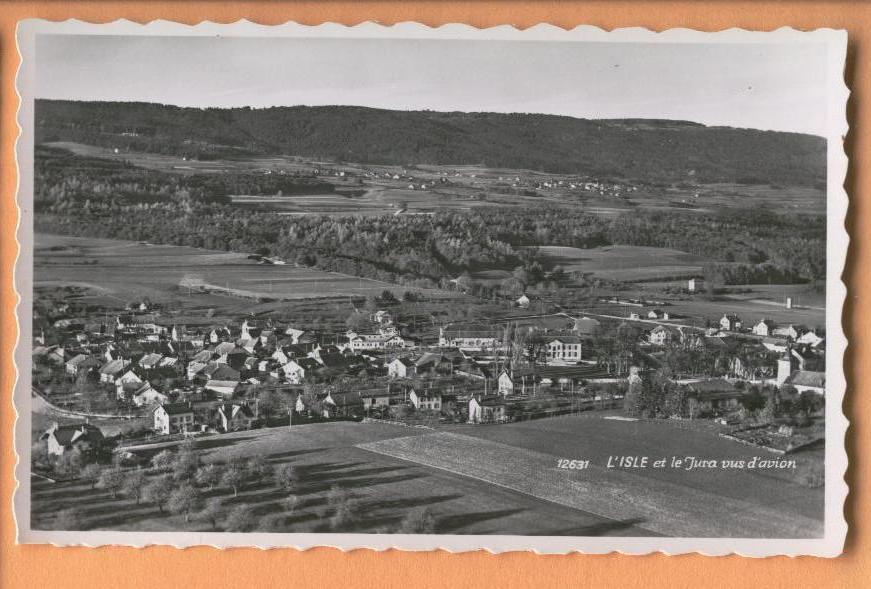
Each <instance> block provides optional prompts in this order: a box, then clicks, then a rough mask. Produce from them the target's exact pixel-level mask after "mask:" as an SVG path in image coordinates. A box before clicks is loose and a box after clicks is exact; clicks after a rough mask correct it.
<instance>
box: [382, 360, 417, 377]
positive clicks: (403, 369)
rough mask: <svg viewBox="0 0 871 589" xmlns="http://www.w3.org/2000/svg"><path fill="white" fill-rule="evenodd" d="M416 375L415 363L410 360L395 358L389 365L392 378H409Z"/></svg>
mask: <svg viewBox="0 0 871 589" xmlns="http://www.w3.org/2000/svg"><path fill="white" fill-rule="evenodd" d="M413 374H414V362H413V361H412V360H411V359H410V358H394V359H393V360H391V361H390V362H389V363H388V364H387V375H388V376H389V377H390V378H408V377H409V376H412V375H413Z"/></svg>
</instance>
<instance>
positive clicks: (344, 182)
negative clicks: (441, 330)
mask: <svg viewBox="0 0 871 589" xmlns="http://www.w3.org/2000/svg"><path fill="white" fill-rule="evenodd" d="M45 145H47V146H49V147H56V148H62V149H66V150H69V151H71V152H73V153H75V154H77V155H82V156H88V157H99V158H105V159H111V160H119V161H127V162H130V163H131V164H133V165H136V166H140V167H143V168H149V169H154V170H160V171H163V172H172V173H178V174H222V173H230V172H232V173H250V174H267V173H269V174H294V173H299V174H303V175H310V174H312V173H314V171H315V170H319V169H320V170H329V171H331V172H334V173H339V172H345V173H346V174H347V175H346V176H342V177H339V176H337V175H329V176H323V178H324V179H325V180H328V181H329V182H330V183H332V184H333V185H334V186H335V187H336V190H337V193H336V194H328V195H298V196H284V197H260V196H249V195H236V196H234V197H233V202H234V204H237V205H239V206H244V207H256V208H259V209H263V210H274V211H275V212H276V213H281V214H288V215H303V214H305V215H308V214H329V215H378V214H391V213H394V212H396V210H397V205H398V204H399V203H404V204H406V205H407V213H406V214H427V213H431V212H434V211H437V210H457V211H462V210H469V209H471V208H473V207H477V206H484V205H488V206H493V205H496V206H505V207H540V206H543V205H545V204H551V205H558V206H570V207H579V208H583V209H584V210H587V211H589V212H591V213H594V214H600V215H607V216H611V215H615V214H620V213H624V212H626V211H630V210H633V209H637V208H641V209H653V210H683V211H695V212H704V213H710V212H713V211H715V210H717V209H724V208H736V207H738V208H758V207H761V208H768V207H777V209H778V210H784V208H785V209H787V210H792V211H795V212H802V213H813V214H824V213H825V192H824V191H823V190H820V189H818V188H812V187H794V186H790V187H782V186H771V185H769V184H761V185H745V184H723V183H720V184H699V185H695V184H693V185H687V186H670V187H661V186H650V185H647V184H646V183H644V182H639V181H626V186H630V185H631V186H632V187H633V188H634V190H632V191H631V192H627V191H626V190H624V191H623V193H621V194H620V195H614V194H601V193H598V192H594V191H593V192H591V191H584V190H580V189H577V188H575V189H572V188H570V185H571V184H572V183H577V182H579V181H581V179H579V178H578V177H577V176H572V175H565V174H550V173H545V172H539V171H535V170H527V169H508V168H489V167H486V166H480V165H440V166H439V165H427V164H420V165H415V166H410V167H409V168H407V169H406V168H405V167H403V166H395V165H371V164H370V165H363V164H358V163H348V162H334V161H319V160H315V159H312V158H304V157H299V156H293V155H257V156H253V155H252V156H247V157H237V158H232V159H216V160H208V161H199V160H189V159H185V158H183V157H181V156H175V155H162V154H153V153H142V152H132V151H119V152H118V153H116V152H115V151H114V150H113V149H109V148H105V147H97V146H93V145H86V144H82V143H74V142H66V141H65V142H50V143H46V144H45ZM372 171H374V172H377V173H378V174H379V175H378V176H377V177H369V176H365V174H366V173H367V172H372ZM387 173H389V175H390V177H387V176H385V174H387ZM393 175H399V176H400V178H398V179H394V178H393ZM412 177H413V181H411V180H409V178H412ZM442 181H444V182H442ZM560 182H562V184H560ZM410 183H417V186H415V189H414V190H410V189H409V184H410ZM421 183H426V184H427V188H425V189H420V184H421ZM543 183H549V184H550V186H548V187H543V186H541V184H543ZM357 193H359V194H357Z"/></svg>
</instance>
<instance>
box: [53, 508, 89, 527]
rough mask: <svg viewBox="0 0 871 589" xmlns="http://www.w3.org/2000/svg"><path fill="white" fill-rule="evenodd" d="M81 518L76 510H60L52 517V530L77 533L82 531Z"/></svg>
mask: <svg viewBox="0 0 871 589" xmlns="http://www.w3.org/2000/svg"><path fill="white" fill-rule="evenodd" d="M82 527H83V526H82V516H81V515H80V514H79V512H78V510H77V509H75V508H72V507H67V508H66V509H61V510H60V511H58V512H57V515H55V516H54V524H53V528H54V529H55V530H63V531H69V532H77V531H79V530H81V529H82Z"/></svg>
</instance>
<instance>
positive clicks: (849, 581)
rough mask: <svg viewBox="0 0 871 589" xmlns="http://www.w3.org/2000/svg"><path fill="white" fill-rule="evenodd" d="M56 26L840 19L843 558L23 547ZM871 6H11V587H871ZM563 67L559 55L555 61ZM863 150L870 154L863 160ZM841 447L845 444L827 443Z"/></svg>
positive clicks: (7, 309) (4, 367)
mask: <svg viewBox="0 0 871 589" xmlns="http://www.w3.org/2000/svg"><path fill="white" fill-rule="evenodd" d="M32 17H40V18H46V19H51V20H63V19H67V18H72V17H75V18H78V19H81V20H87V21H91V22H105V21H108V20H113V19H116V18H127V19H129V20H133V21H138V22H144V21H148V20H151V19H168V20H177V21H181V22H185V23H189V24H193V23H196V22H198V21H200V20H213V21H218V22H233V21H235V20H238V19H240V18H248V19H249V20H253V21H256V22H259V23H265V24H275V23H280V22H284V21H287V20H295V21H298V22H301V23H304V24H319V23H321V22H324V21H337V22H341V23H344V24H356V23H358V22H361V21H364V20H374V21H378V22H381V23H383V24H391V23H394V22H398V21H406V20H415V21H419V22H422V23H424V24H427V25H433V26H435V25H440V24H444V23H449V22H465V23H468V24H472V25H476V26H492V25H497V24H505V23H510V24H514V25H516V26H518V27H528V26H531V25H533V24H536V23H539V22H550V23H552V24H555V25H560V26H564V27H572V26H575V25H577V24H591V25H597V26H600V27H604V28H615V27H621V26H646V27H650V28H653V29H657V30H662V29H666V28H670V27H688V28H694V29H700V30H718V29H723V28H730V27H736V26H737V27H743V28H748V29H757V30H770V29H774V28H778V27H780V26H784V25H791V26H794V27H796V28H799V29H813V28H818V27H832V28H844V29H847V30H848V31H849V34H850V48H849V56H848V60H847V84H848V86H850V88H851V90H852V97H851V99H850V104H849V108H848V112H849V116H850V125H851V132H850V134H849V135H848V137H847V150H848V154H849V155H850V158H851V160H852V165H851V174H850V177H849V179H848V182H847V189H848V193H849V194H850V195H851V196H852V199H851V201H852V202H851V206H850V219H849V220H848V222H847V228H848V230H849V231H850V233H851V235H852V236H853V241H852V246H851V250H850V261H849V262H848V265H847V269H846V271H845V274H844V280H845V281H846V283H847V286H848V287H849V289H850V292H849V296H848V300H847V305H846V309H845V314H844V328H845V330H846V333H847V337H848V338H849V339H850V343H851V346H850V349H849V351H848V354H847V358H846V359H845V368H846V370H847V381H848V384H849V387H850V389H849V392H848V398H847V401H846V402H845V404H844V409H845V411H846V413H847V416H848V417H849V418H850V420H851V422H852V424H853V425H852V426H851V428H850V430H849V432H848V436H847V450H848V453H849V455H850V461H851V467H850V470H849V471H848V480H849V482H850V486H851V495H850V496H849V498H848V500H847V505H846V512H847V517H848V520H849V521H850V522H851V530H850V534H849V536H848V540H847V546H846V554H845V555H844V556H842V557H840V558H838V559H833V560H826V559H816V558H798V559H789V558H770V559H743V558H740V557H723V558H709V557H702V556H695V555H694V556H680V557H667V556H663V555H653V556H647V557H627V556H620V555H608V556H583V555H572V556H568V557H566V556H536V555H533V554H527V553H512V554H504V555H499V556H495V555H491V554H487V553H480V552H479V553H467V554H461V555H450V554H447V553H444V552H440V553H433V554H420V553H417V554H415V553H399V552H396V551H392V552H389V553H375V552H372V551H366V550H358V551H354V552H352V553H347V554H346V553H342V552H340V551H338V550H334V549H315V550H311V551H308V552H302V553H301V552H297V551H293V550H271V551H262V550H257V549H234V550H227V551H226V552H224V553H222V552H220V551H218V550H216V549H213V548H190V549H187V550H177V549H174V548H167V547H152V548H147V549H140V550H137V549H131V548H112V547H109V548H103V549H99V550H94V549H88V548H64V549H61V548H55V547H51V546H16V545H15V543H14V541H15V536H14V534H15V531H14V522H13V519H12V512H11V505H12V492H13V487H14V479H13V474H12V472H13V465H14V460H15V456H14V453H13V451H12V444H13V424H14V414H13V410H12V402H11V399H12V387H13V383H14V380H15V368H14V365H13V361H12V350H13V345H14V342H15V338H16V325H15V318H14V304H15V302H16V295H15V293H14V291H13V287H12V267H13V264H14V260H15V256H16V253H17V245H16V242H15V238H14V233H15V227H16V223H17V212H16V209H15V186H16V180H15V173H14V172H15V160H14V151H13V150H14V142H15V138H16V136H17V133H18V129H17V127H16V125H15V113H16V109H17V106H18V100H17V97H16V95H15V89H14V76H15V72H16V69H17V67H18V53H17V50H16V48H15V23H16V22H17V21H18V20H20V19H24V18H32ZM869 44H871V3H867V4H866V3H862V2H858V1H857V2H834V1H832V2H827V1H819V0H816V1H812V0H806V1H783V2H771V1H768V2H731V1H727V0H708V1H706V2H704V1H699V2H664V1H663V2H656V1H647V2H637V1H631V0H618V1H612V2H604V1H600V2H577V3H572V2H539V3H533V2H501V3H500V2H486V1H481V2H411V1H409V2H403V3H399V2H397V3H387V2H358V3H352V2H345V3H341V2H335V3H333V2H308V3H298V4H296V3H294V4H291V3H284V2H278V1H275V2H264V1H261V2H233V3H230V2H146V1H141V2H137V1H128V2H116V1H96V2H94V1H91V2H60V1H55V2H21V1H15V0H0V76H2V86H0V109H2V118H0V139H2V141H0V207H2V209H0V212H2V217H0V219H2V231H0V257H2V264H0V301H2V315H0V346H2V354H0V514H2V518H0V588H2V589H11V588H28V589H30V588H41V587H87V588H88V589H94V588H97V587H113V588H114V587H142V588H148V589H155V588H158V587H185V588H191V589H193V588H199V587H208V588H209V589H214V588H216V587H222V586H233V587H236V586H239V587H246V588H253V587H261V586H262V587H267V586H268V587H272V586H293V587H320V588H326V587H343V588H347V589H351V588H354V587H378V588H381V587H384V588H389V587H401V588H403V589H408V588H411V587H415V588H417V587H429V586H437V585H438V586H450V587H467V586H468V587H471V586H475V587H479V586H480V587H487V586H491V587H499V588H500V589H509V588H512V587H517V586H535V587H567V586H574V585H579V584H583V585H590V586H593V587H601V586H606V585H612V584H613V585H615V586H619V587H630V588H631V587H645V588H646V587H654V586H667V587H670V588H679V587H717V586H723V587H730V588H738V587H755V588H758V587H770V586H776V587H781V586H783V587H790V588H795V587H821V588H822V587H860V586H861V587H867V586H869V585H871V581H869V580H868V579H869V578H871V542H869V533H868V527H869V524H871V510H869V509H867V508H868V507H869V505H868V499H867V488H866V487H867V483H866V480H867V476H866V475H867V468H866V466H867V463H866V459H865V458H864V457H863V456H861V455H860V454H858V452H857V449H858V448H862V447H864V448H869V447H871V436H869V433H868V427H867V426H868V422H869V419H868V417H867V412H868V410H869V409H871V401H869V400H867V399H865V400H863V399H862V397H863V396H864V395H863V394H862V393H863V392H864V391H863V390H861V389H862V388H865V387H858V386H856V385H857V384H858V383H860V382H864V381H865V380H866V379H867V377H868V376H869V366H871V363H869V361H868V360H869V358H868V347H867V342H866V339H867V336H868V328H867V322H865V323H864V325H865V327H864V328H862V325H863V318H865V317H867V311H868V309H867V307H868V304H867V302H866V301H865V300H863V299H862V298H861V297H859V296H858V292H859V289H860V288H861V287H863V286H864V287H865V288H869V287H871V283H869V281H871V278H869V271H868V268H869V265H871V264H869V260H868V259H867V252H866V251H865V250H866V249H867V248H866V247H865V245H864V241H863V240H862V239H861V238H860V237H859V236H862V235H868V234H869V230H871V219H869V214H868V212H867V207H866V206H863V203H862V201H861V197H860V195H861V194H862V193H863V192H869V191H871V172H869V171H868V169H867V168H865V169H862V167H860V166H858V165H857V164H858V163H859V162H860V161H864V162H869V161H871V158H869V156H868V155H867V154H871V151H869V140H871V135H869V127H871V107H869V106H868V105H867V104H866V103H865V100H866V97H867V96H868V95H869V93H871V57H869V55H868V51H869ZM555 67H556V69H557V70H558V64H555ZM863 154H865V155H864V157H863ZM830 443H838V440H830Z"/></svg>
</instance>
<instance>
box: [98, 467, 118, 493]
mask: <svg viewBox="0 0 871 589" xmlns="http://www.w3.org/2000/svg"><path fill="white" fill-rule="evenodd" d="M123 485H124V471H123V470H121V469H120V468H118V467H117V466H113V467H112V468H107V469H105V470H104V471H102V472H101V473H100V478H99V479H97V487H99V488H101V489H104V490H106V491H109V492H111V493H112V499H117V498H118V491H120V490H121V487H122V486H123Z"/></svg>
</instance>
